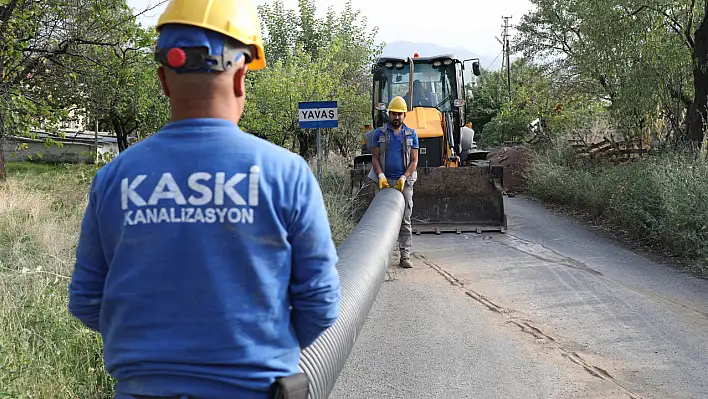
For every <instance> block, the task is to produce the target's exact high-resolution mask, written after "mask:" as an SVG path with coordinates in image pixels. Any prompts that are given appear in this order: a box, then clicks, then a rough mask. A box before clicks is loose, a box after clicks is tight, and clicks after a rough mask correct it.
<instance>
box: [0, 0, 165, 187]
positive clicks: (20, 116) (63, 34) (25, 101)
mask: <svg viewBox="0 0 708 399" xmlns="http://www.w3.org/2000/svg"><path fill="white" fill-rule="evenodd" d="M157 5H159V4H157ZM157 5H156V6H157ZM151 8H153V7H150V8H149V9H151ZM146 11H147V10H146ZM134 20H135V16H133V15H132V13H131V12H130V8H129V7H128V5H127V3H126V2H125V0H82V1H78V2H74V3H67V2H64V1H61V0H42V1H40V0H10V1H9V2H7V3H6V4H4V5H3V6H0V104H1V105H0V143H1V142H3V141H4V137H5V135H6V134H8V133H10V134H14V135H24V136H27V135H31V133H30V131H31V129H33V128H38V127H43V128H44V129H45V130H50V131H51V130H56V129H57V127H58V122H59V121H60V120H61V119H62V118H63V117H64V116H65V115H66V110H67V109H68V108H69V107H71V105H72V104H71V100H72V99H74V98H75V94H74V93H73V91H72V90H73V88H74V86H73V85H72V84H69V83H68V82H70V81H71V80H72V79H73V76H74V75H72V74H73V73H74V72H73V71H72V67H71V66H74V65H76V64H77V63H80V62H87V63H94V64H95V63H96V61H97V60H94V59H92V58H91V57H90V54H88V53H87V50H88V49H91V48H95V47H110V46H117V45H118V44H119V43H118V42H116V41H115V35H113V33H114V32H115V31H116V30H120V29H121V28H123V27H124V25H125V24H126V23H130V22H131V21H134ZM49 144H51V142H50V143H49ZM0 154H2V152H1V151H0ZM5 177H6V176H5V168H4V160H3V159H2V158H1V155H0V181H1V180H4V179H5Z"/></svg>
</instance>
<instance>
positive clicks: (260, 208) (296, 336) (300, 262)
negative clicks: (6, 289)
mask: <svg viewBox="0 0 708 399" xmlns="http://www.w3.org/2000/svg"><path fill="white" fill-rule="evenodd" d="M337 260H338V259H337V252H336V248H335V245H334V243H333V241H332V237H331V232H330V224H329V221H328V219H327V210H326V209H325V206H324V201H323V198H322V193H321V191H320V187H319V185H318V183H317V181H316V179H315V177H314V175H313V173H312V170H311V169H310V167H309V166H308V164H307V162H305V160H304V159H303V158H302V157H300V156H298V155H296V154H293V153H291V152H289V151H288V150H286V149H284V148H281V147H278V146H276V145H274V144H271V143H269V142H267V141H265V140H262V139H259V138H257V137H255V136H252V135H250V134H247V133H245V132H243V131H241V130H240V129H239V128H238V126H237V125H235V124H233V123H232V122H229V121H225V120H221V119H189V120H184V121H179V122H174V123H169V124H168V125H166V126H165V127H164V128H163V129H162V130H161V131H159V132H158V133H156V134H155V135H153V136H151V137H148V138H147V139H145V140H143V141H141V142H139V143H137V144H135V145H133V146H131V147H129V148H128V149H126V150H125V151H124V152H122V153H121V154H120V155H119V156H118V157H117V158H115V159H114V160H113V161H112V162H111V163H109V164H108V165H106V166H104V167H103V168H102V169H100V170H99V172H98V173H97V174H96V177H95V179H94V181H93V183H92V185H91V190H90V194H89V201H88V206H87V209H86V213H85V215H84V218H83V222H82V225H81V234H80V238H79V243H78V247H77V249H76V265H75V269H74V272H73V274H72V279H71V284H70V286H69V294H70V296H69V309H70V311H71V313H72V314H73V315H74V316H75V317H76V318H78V319H79V320H81V321H82V322H83V323H84V324H85V325H86V326H87V327H89V328H90V329H92V330H95V331H98V332H100V334H101V336H102V337H103V343H104V360H105V365H106V370H107V371H108V372H109V373H110V374H111V375H112V376H113V377H115V378H116V379H117V381H118V383H117V387H116V390H117V392H118V393H119V396H120V395H121V394H122V395H125V394H142V395H153V396H173V395H174V396H176V395H191V396H193V397H197V398H213V399H220V398H223V399H230V398H245V399H251V398H259V399H265V398H266V397H267V393H268V388H269V386H270V385H271V383H272V382H273V381H274V380H275V379H276V378H279V377H283V376H287V375H292V374H295V373H298V372H299V370H298V363H299V361H300V350H301V349H302V348H305V347H307V346H309V345H310V344H311V343H312V342H313V341H314V340H315V339H316V338H317V337H318V336H319V335H320V334H322V332H324V330H325V329H327V328H328V327H330V326H331V325H333V324H334V322H335V320H336V319H337V317H338V315H339V300H340V286H339V275H338V272H337V270H336V269H335V263H336V262H337ZM291 306H292V309H291Z"/></svg>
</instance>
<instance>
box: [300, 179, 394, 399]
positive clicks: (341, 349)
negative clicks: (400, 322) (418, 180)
mask: <svg viewBox="0 0 708 399" xmlns="http://www.w3.org/2000/svg"><path fill="white" fill-rule="evenodd" d="M404 207H405V203H404V200H403V194H401V193H400V192H399V191H398V190H395V189H386V190H382V191H380V192H378V193H377V194H376V197H375V198H374V200H373V201H372V202H371V205H369V208H368V209H367V210H366V213H364V216H363V217H362V218H361V220H360V221H359V224H357V226H356V228H355V229H354V231H352V233H351V234H350V235H349V237H347V238H346V240H344V242H343V243H342V244H341V245H340V246H339V248H337V253H338V255H339V263H337V270H338V271H339V277H340V281H341V283H340V284H341V303H340V316H339V319H338V320H337V322H336V323H334V325H333V326H332V327H330V328H328V329H327V330H326V331H325V332H324V333H323V334H322V335H321V336H320V337H319V338H318V339H317V340H316V341H315V342H314V343H313V344H312V345H310V346H309V347H307V348H305V350H304V351H302V355H301V358H300V370H301V371H302V372H303V373H305V374H307V375H308V376H309V377H310V398H311V399H325V398H327V397H328V396H329V394H330V392H331V391H332V389H333V388H334V385H335V383H336V382H337V378H339V373H340V372H341V371H342V369H343V368H344V364H345V363H346V361H347V358H348V357H349V353H350V352H351V350H352V348H353V347H354V343H355V342H356V339H357V337H358V336H359V333H360V332H361V329H362V328H363V327H364V322H365V321H366V318H367V316H368V315H369V311H370V310H371V307H372V306H373V304H374V300H375V299H376V294H378V292H379V288H380V287H381V283H382V282H383V280H384V277H385V276H386V268H387V267H388V262H389V259H390V258H391V253H392V250H393V246H394V244H395V243H396V241H397V239H398V232H399V230H400V228H401V219H402V218H403V210H404Z"/></svg>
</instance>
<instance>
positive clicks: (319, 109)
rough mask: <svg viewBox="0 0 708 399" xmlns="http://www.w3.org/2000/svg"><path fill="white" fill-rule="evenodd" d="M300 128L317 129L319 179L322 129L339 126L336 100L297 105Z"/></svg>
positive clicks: (319, 174) (320, 177) (320, 173)
mask: <svg viewBox="0 0 708 399" xmlns="http://www.w3.org/2000/svg"><path fill="white" fill-rule="evenodd" d="M297 110H298V117H299V118H298V119H299V120H300V129H317V179H318V180H321V179H322V165H321V161H322V136H321V134H320V129H332V128H336V127H339V115H338V113H337V110H338V109H337V102H336V101H314V102H300V103H298V105H297Z"/></svg>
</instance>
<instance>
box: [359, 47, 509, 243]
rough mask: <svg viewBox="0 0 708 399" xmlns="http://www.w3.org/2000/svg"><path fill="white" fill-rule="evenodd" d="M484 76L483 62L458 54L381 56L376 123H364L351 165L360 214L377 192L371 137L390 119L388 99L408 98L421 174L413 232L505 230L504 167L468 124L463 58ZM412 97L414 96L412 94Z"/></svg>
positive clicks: (377, 68) (408, 121)
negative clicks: (479, 142) (358, 150)
mask: <svg viewBox="0 0 708 399" xmlns="http://www.w3.org/2000/svg"><path fill="white" fill-rule="evenodd" d="M467 61H473V63H472V69H473V73H474V74H475V75H476V76H479V75H480V67H479V60H477V59H472V60H465V61H460V60H459V59H458V58H457V57H455V56H453V55H438V56H434V57H420V56H418V54H415V55H414V56H413V58H405V59H403V58H393V57H383V58H379V59H378V60H377V61H376V62H375V64H374V65H373V66H372V75H373V88H372V98H371V111H372V113H371V117H372V122H373V123H372V124H371V125H367V126H365V127H364V129H362V132H363V133H364V138H363V140H362V149H361V155H358V156H356V157H355V158H354V163H353V165H352V169H351V170H350V177H351V187H352V190H353V193H354V198H355V203H356V204H357V207H356V210H355V212H354V214H355V218H357V219H358V218H360V217H361V215H362V214H363V212H364V211H365V210H366V207H367V206H368V204H369V203H370V202H371V200H372V199H373V197H374V195H375V194H376V190H377V186H376V183H375V182H373V181H371V180H370V179H369V178H368V177H367V174H368V173H369V170H370V169H371V139H372V137H373V135H374V133H375V129H378V128H381V127H382V126H384V125H385V124H386V123H387V122H388V113H387V111H386V109H387V106H388V103H389V101H390V100H391V99H392V98H394V97H396V96H402V97H403V98H404V99H405V100H406V103H407V105H408V110H409V111H408V112H407V113H406V117H405V120H404V123H405V124H406V125H407V126H408V127H409V128H413V129H415V131H416V133H417V134H418V139H419V144H420V148H419V151H418V154H419V155H418V169H417V171H418V180H417V181H416V182H415V185H414V186H413V215H412V217H411V219H412V224H413V232H414V233H415V234H422V233H436V234H441V233H446V232H456V233H458V234H459V233H462V232H477V233H481V232H483V231H499V232H502V233H503V232H506V229H507V220H506V213H505V211H504V198H503V189H502V175H503V170H502V166H501V165H490V163H489V161H488V160H487V155H488V151H483V150H480V149H479V148H477V145H476V143H475V141H474V130H472V126H471V124H466V125H465V124H464V119H465V114H466V112H465V106H468V105H469V101H465V97H466V94H467V93H466V90H465V85H464V70H465V67H464V65H465V62H467ZM411 99H412V100H411Z"/></svg>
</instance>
